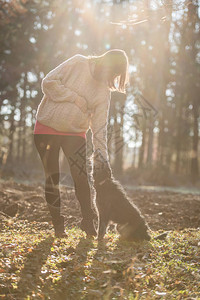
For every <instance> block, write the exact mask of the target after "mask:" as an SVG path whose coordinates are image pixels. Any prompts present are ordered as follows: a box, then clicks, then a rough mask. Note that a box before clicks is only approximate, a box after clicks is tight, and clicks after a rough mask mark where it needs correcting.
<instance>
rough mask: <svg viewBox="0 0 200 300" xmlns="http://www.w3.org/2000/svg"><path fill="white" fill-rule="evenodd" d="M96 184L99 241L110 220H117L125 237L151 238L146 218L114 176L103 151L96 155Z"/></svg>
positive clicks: (119, 229) (133, 239)
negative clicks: (102, 153)
mask: <svg viewBox="0 0 200 300" xmlns="http://www.w3.org/2000/svg"><path fill="white" fill-rule="evenodd" d="M99 160H100V161H101V162H100V163H99ZM97 162H98V163H97ZM97 166H98V167H97ZM94 186H95V189H96V206H97V209H98V214H99V216H98V217H99V224H98V239H99V240H101V239H102V238H103V237H104V235H105V233H106V228H107V226H108V223H109V222H110V221H113V222H114V223H117V230H118V231H119V233H120V235H121V237H122V238H123V239H126V240H130V241H142V240H150V239H151V237H150V235H149V234H148V232H147V231H148V229H149V227H148V225H147V223H146V222H145V220H144V217H143V216H142V215H141V213H140V211H139V209H138V208H137V207H136V206H135V205H134V204H132V203H131V201H130V199H129V198H128V197H127V195H126V193H125V191H124V189H123V187H122V186H121V184H120V183H119V182H118V181H116V180H115V179H114V178H113V175H112V172H111V169H110V167H109V164H108V162H107V161H106V160H104V159H103V157H102V156H101V155H99V153H98V154H97V153H96V155H95V156H94Z"/></svg>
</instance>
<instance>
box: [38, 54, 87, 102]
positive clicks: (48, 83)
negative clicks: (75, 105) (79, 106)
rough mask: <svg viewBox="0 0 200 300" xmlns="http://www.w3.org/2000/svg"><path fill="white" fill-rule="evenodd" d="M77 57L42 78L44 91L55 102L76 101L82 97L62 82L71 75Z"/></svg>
mask: <svg viewBox="0 0 200 300" xmlns="http://www.w3.org/2000/svg"><path fill="white" fill-rule="evenodd" d="M76 62H77V60H76V59H70V60H67V61H65V62H63V63H62V64H60V65H59V66H58V67H56V68H55V69H54V70H52V71H50V72H49V73H48V74H47V75H46V76H45V77H44V78H43V80H42V92H43V93H44V94H45V95H46V96H47V97H49V98H50V99H51V100H53V101H55V102H65V101H72V102H73V101H74V100H75V99H77V98H82V97H81V96H80V95H78V94H77V93H76V92H74V91H73V90H72V89H71V88H68V87H67V86H65V85H64V84H63V83H62V79H63V78H64V77H65V78H67V76H70V73H71V72H73V66H74V64H76Z"/></svg>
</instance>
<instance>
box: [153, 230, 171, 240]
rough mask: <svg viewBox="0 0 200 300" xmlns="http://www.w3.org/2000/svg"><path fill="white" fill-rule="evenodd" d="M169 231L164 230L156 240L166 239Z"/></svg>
mask: <svg viewBox="0 0 200 300" xmlns="http://www.w3.org/2000/svg"><path fill="white" fill-rule="evenodd" d="M168 233H169V231H166V232H163V233H161V234H159V235H157V236H155V237H154V240H161V241H164V240H165V239H166V237H167V235H168Z"/></svg>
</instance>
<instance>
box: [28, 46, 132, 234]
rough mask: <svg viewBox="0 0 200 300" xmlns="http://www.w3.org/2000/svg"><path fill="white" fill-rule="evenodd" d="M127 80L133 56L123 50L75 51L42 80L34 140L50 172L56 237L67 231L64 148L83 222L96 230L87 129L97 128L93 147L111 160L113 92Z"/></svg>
mask: <svg viewBox="0 0 200 300" xmlns="http://www.w3.org/2000/svg"><path fill="white" fill-rule="evenodd" d="M127 82H128V58H127V55H126V53H125V52H124V51H123V50H119V49H114V50H109V51H107V52H106V53H104V54H103V55H100V56H88V57H87V56H83V55H75V56H73V57H71V58H69V59H68V60H66V61H64V62H63V63H61V64H60V65H59V66H57V67H56V68H55V69H53V70H52V71H50V72H49V73H48V74H47V75H46V76H45V77H44V78H43V80H42V92H43V94H44V96H43V98H42V100H41V102H40V104H39V106H38V109H37V114H36V124H35V129H34V141H35V145H36V148H37V150H38V152H39V155H40V158H41V161H42V164H43V168H44V172H45V198H46V201H47V205H48V208H49V211H50V214H51V217H52V223H53V226H54V230H55V236H56V237H64V236H66V234H65V229H64V216H62V215H61V211H60V204H61V203H60V202H61V201H60V193H59V151H60V149H61V148H62V150H63V152H64V154H65V156H66V158H67V160H68V162H69V166H70V171H71V175H72V178H73V181H74V186H75V193H76V197H77V199H78V201H79V203H80V207H81V213H82V221H81V225H80V227H81V229H82V230H84V231H85V232H86V233H87V235H96V231H95V228H94V224H93V219H94V216H95V214H94V212H93V210H92V205H91V197H90V187H89V183H88V178H87V172H86V132H87V130H88V129H89V128H91V131H92V136H93V138H92V142H93V149H94V150H97V149H98V151H100V152H101V155H102V156H103V157H104V159H106V160H107V161H108V160H109V158H108V152H107V121H108V112H109V104H110V91H111V90H117V91H120V92H124V91H125V85H126V83H127Z"/></svg>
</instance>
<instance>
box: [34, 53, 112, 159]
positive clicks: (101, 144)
mask: <svg viewBox="0 0 200 300" xmlns="http://www.w3.org/2000/svg"><path fill="white" fill-rule="evenodd" d="M42 92H43V94H44V96H43V98H42V101H41V102H40V104H39V106H38V110H37V114H36V118H37V120H38V121H39V122H40V123H42V124H44V125H46V126H49V127H52V128H54V129H56V130H58V131H62V132H83V131H85V132H86V131H87V130H88V129H89V127H90V128H91V130H92V133H93V145H94V148H95V150H96V149H99V150H100V151H101V153H102V155H103V157H104V158H105V159H106V160H108V151H107V119H108V112H109V105H110V90H109V88H108V86H107V84H105V83H102V82H99V81H97V80H95V79H94V78H93V77H92V74H91V70H90V66H89V59H88V57H86V56H83V55H75V56H73V57H71V58H70V59H68V60H66V61H64V62H63V63H62V64H60V65H59V66H57V67H56V68H55V69H53V70H52V71H50V72H49V73H48V74H47V75H46V76H45V77H44V78H43V80H42Z"/></svg>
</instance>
